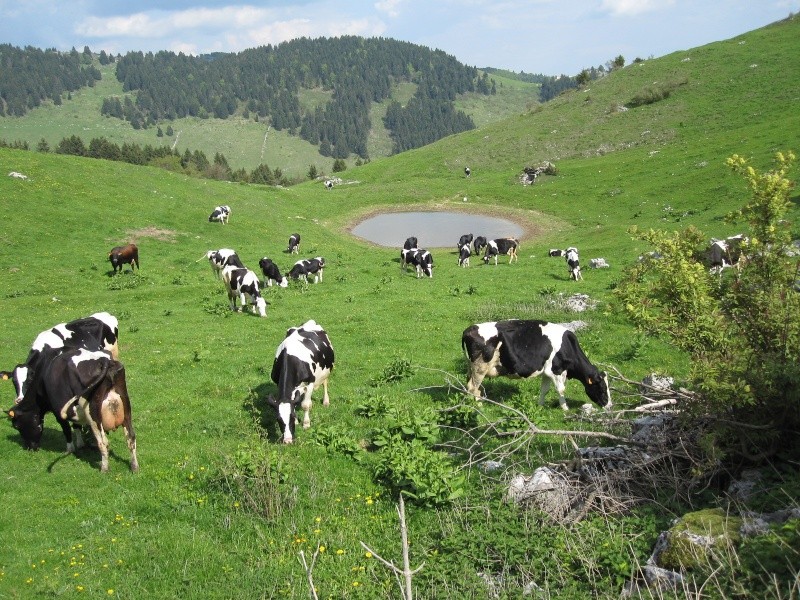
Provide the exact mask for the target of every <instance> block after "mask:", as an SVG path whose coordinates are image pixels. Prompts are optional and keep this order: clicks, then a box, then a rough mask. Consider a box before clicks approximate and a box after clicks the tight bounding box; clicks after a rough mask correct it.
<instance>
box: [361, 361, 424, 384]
mask: <svg viewBox="0 0 800 600" xmlns="http://www.w3.org/2000/svg"><path fill="white" fill-rule="evenodd" d="M413 374H414V368H413V367H412V366H411V361H410V360H408V359H407V358H404V357H401V356H397V357H395V358H394V359H392V361H391V362H390V363H389V364H388V365H386V366H385V367H384V368H383V371H382V372H381V373H379V374H378V375H376V376H375V377H373V378H372V380H371V381H370V385H372V387H378V386H380V385H383V384H385V383H395V382H397V381H402V380H403V379H407V378H409V377H411V376H412V375H413Z"/></svg>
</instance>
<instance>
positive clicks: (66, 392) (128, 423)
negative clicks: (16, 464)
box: [8, 348, 139, 473]
mask: <svg viewBox="0 0 800 600" xmlns="http://www.w3.org/2000/svg"><path fill="white" fill-rule="evenodd" d="M45 353H46V354H47V356H46V359H45V360H44V361H43V363H44V364H43V365H42V366H41V368H40V369H38V370H37V372H36V375H35V377H34V380H33V382H32V384H31V386H30V388H29V389H28V391H27V392H26V394H25V397H24V398H23V399H22V401H21V402H19V403H17V404H15V405H14V407H13V408H11V409H10V410H9V411H8V416H9V417H10V418H11V422H12V424H13V426H14V428H15V429H17V430H18V431H19V432H20V434H21V435H22V439H23V442H24V444H25V447H26V448H27V449H28V450H38V449H39V445H40V443H41V439H42V433H43V431H44V427H43V421H44V415H45V414H46V413H48V412H52V413H53V414H54V415H55V417H56V420H57V421H58V423H59V425H61V429H62V431H63V432H64V437H65V438H66V440H67V452H68V453H72V452H74V451H75V450H76V449H77V448H79V447H81V446H82V438H81V434H80V426H81V425H85V426H88V427H89V428H90V429H91V431H92V433H93V434H94V437H95V440H96V441H97V447H98V448H99V449H100V455H101V461H100V471H102V472H103V473H105V472H106V471H108V438H107V436H106V432H107V431H113V430H114V429H116V428H117V427H119V426H120V425H122V427H123V428H124V430H125V437H126V439H127V442H128V449H129V450H130V453H131V471H134V472H135V471H138V470H139V462H138V459H137V457H136V434H135V433H134V431H133V422H132V420H131V402H130V398H129V396H128V387H127V383H126V381H125V367H124V366H123V364H122V363H121V362H119V361H117V360H114V358H112V356H111V353H110V352H106V351H105V350H87V349H85V348H80V349H76V348H70V349H64V350H57V349H55V350H54V349H50V350H46V351H45ZM73 431H74V443H73Z"/></svg>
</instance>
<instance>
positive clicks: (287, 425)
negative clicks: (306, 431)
mask: <svg viewBox="0 0 800 600" xmlns="http://www.w3.org/2000/svg"><path fill="white" fill-rule="evenodd" d="M267 404H269V405H270V406H271V407H272V408H274V409H275V412H277V413H278V424H279V425H280V428H281V433H282V434H283V443H284V444H291V443H292V442H294V428H295V424H296V423H297V412H296V411H297V405H298V404H300V398H299V397H298V399H297V401H296V402H295V401H289V400H287V401H284V402H278V401H277V400H275V398H274V397H273V396H269V397H267Z"/></svg>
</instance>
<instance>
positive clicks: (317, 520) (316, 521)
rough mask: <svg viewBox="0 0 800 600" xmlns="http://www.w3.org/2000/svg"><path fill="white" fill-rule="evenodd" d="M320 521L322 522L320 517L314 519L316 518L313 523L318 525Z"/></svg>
mask: <svg viewBox="0 0 800 600" xmlns="http://www.w3.org/2000/svg"><path fill="white" fill-rule="evenodd" d="M321 521H322V517H316V518H315V519H314V522H315V523H319V522H321Z"/></svg>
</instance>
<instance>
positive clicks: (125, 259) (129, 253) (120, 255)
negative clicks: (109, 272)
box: [108, 244, 139, 273]
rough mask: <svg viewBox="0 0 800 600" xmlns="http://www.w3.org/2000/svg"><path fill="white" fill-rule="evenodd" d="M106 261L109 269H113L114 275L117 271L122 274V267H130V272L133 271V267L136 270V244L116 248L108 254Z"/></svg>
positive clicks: (137, 262) (137, 257)
mask: <svg viewBox="0 0 800 600" xmlns="http://www.w3.org/2000/svg"><path fill="white" fill-rule="evenodd" d="M108 260H109V261H110V262H111V268H113V269H114V273H116V272H117V269H119V272H120V273H122V267H123V266H124V265H130V266H131V271H133V267H134V266H136V268H137V269H138V268H139V248H138V247H137V246H136V244H127V245H125V246H116V247H114V248H112V249H111V252H109V253H108Z"/></svg>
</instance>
